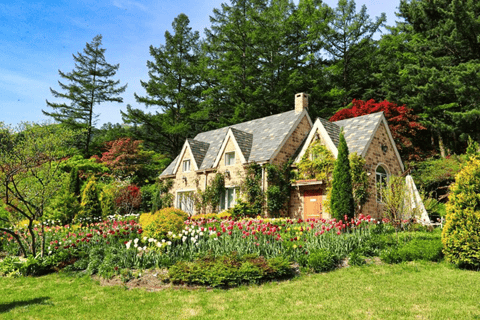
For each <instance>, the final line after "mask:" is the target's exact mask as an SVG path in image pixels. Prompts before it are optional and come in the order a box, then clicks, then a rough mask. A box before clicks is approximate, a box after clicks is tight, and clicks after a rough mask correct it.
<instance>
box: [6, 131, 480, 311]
mask: <svg viewBox="0 0 480 320" xmlns="http://www.w3.org/2000/svg"><path fill="white" fill-rule="evenodd" d="M49 130H53V133H52V132H51V131H49ZM63 130H64V129H62V128H60V127H41V126H40V127H35V126H34V127H28V128H25V130H24V131H23V132H22V134H23V136H22V139H20V140H19V141H20V142H19V141H18V140H15V139H16V137H17V136H16V135H12V136H10V137H9V136H8V135H4V136H3V137H2V139H4V140H3V141H4V142H5V141H6V142H8V143H10V144H11V146H12V149H11V150H13V151H8V152H5V150H1V151H2V153H1V155H2V157H3V158H2V162H1V163H2V167H1V169H2V170H1V171H0V172H1V174H0V178H2V181H3V183H2V188H3V189H2V193H3V194H6V195H8V197H5V198H3V206H2V208H1V209H0V221H1V224H0V230H1V233H0V252H1V261H0V275H1V276H2V278H1V279H0V280H1V282H2V285H3V286H4V287H5V288H8V296H9V297H10V298H9V299H14V301H18V299H19V298H15V294H14V290H13V289H12V288H13V287H12V286H14V284H21V285H22V286H25V288H29V286H30V285H33V283H37V282H36V281H41V279H55V280H54V281H55V282H58V283H64V282H65V281H66V282H68V283H75V284H76V285H79V286H81V287H82V288H83V287H85V286H87V287H88V286H89V285H87V284H86V282H85V281H87V280H85V279H86V278H88V279H90V280H89V281H92V280H91V279H92V278H93V279H96V280H95V281H99V282H100V283H102V284H105V285H107V284H116V285H117V287H118V288H120V289H121V288H127V289H128V288H134V287H143V288H145V289H146V291H158V290H165V289H167V288H171V289H178V288H183V289H185V290H187V291H188V292H189V291H197V290H200V292H201V293H200V295H202V294H203V293H205V292H209V291H205V290H221V292H229V291H230V290H240V291H234V292H241V291H242V290H254V291H255V290H257V291H256V292H257V293H258V292H260V293H258V294H261V292H263V290H267V291H268V290H270V288H272V286H274V285H278V286H281V287H282V288H286V287H288V288H289V289H287V290H288V292H289V293H288V294H290V295H291V294H293V293H292V292H293V291H292V290H294V289H293V288H292V287H290V284H291V283H293V284H295V283H297V282H298V283H302V286H307V287H308V286H310V284H309V279H315V280H314V281H313V282H314V283H316V285H317V286H318V285H320V283H323V282H322V280H321V279H322V278H318V277H328V279H330V280H326V282H325V283H323V285H326V284H327V283H330V284H331V285H332V286H336V285H339V284H334V283H335V280H333V279H334V278H335V274H341V275H343V276H344V277H346V278H343V281H345V282H351V281H352V279H351V278H349V277H350V276H352V275H353V276H354V277H358V278H359V279H360V278H361V279H363V280H361V281H362V285H364V286H365V287H367V288H370V287H371V285H372V283H371V282H369V281H368V274H369V273H374V274H377V273H378V274H388V275H389V277H392V279H393V278H395V277H396V276H395V274H398V273H400V274H404V275H405V276H406V278H409V279H410V278H411V280H409V281H413V282H415V283H419V282H421V283H423V281H424V277H423V276H422V274H424V275H425V274H428V275H429V276H430V277H438V276H441V275H436V274H435V273H437V272H442V273H445V274H448V275H449V277H450V278H449V279H450V280H449V281H450V283H451V284H450V287H449V289H448V290H453V289H451V288H452V287H453V286H455V285H456V284H458V283H462V285H464V286H465V287H469V285H471V283H464V282H465V279H462V280H458V279H457V277H458V275H464V274H468V277H472V279H473V278H475V277H478V275H477V274H478V273H475V272H473V271H469V270H478V269H479V267H480V259H479V256H478V252H479V250H478V245H479V243H480V241H479V239H478V236H477V235H478V226H479V225H480V223H479V221H478V220H479V218H478V206H479V205H480V202H479V201H480V200H479V199H478V194H479V193H480V190H479V188H480V184H479V183H478V181H479V180H478V177H479V176H480V160H479V157H478V154H477V153H476V151H475V152H472V153H471V154H469V155H466V156H465V157H467V158H468V160H465V162H464V163H463V164H462V166H461V168H459V169H458V173H457V174H456V175H455V183H454V184H453V185H452V186H451V187H450V189H449V190H450V193H449V201H448V203H447V205H446V223H445V225H443V226H437V227H434V226H428V225H427V226H425V225H422V224H419V223H416V221H415V220H414V219H405V218H404V216H403V213H402V212H403V211H402V210H405V203H406V202H405V201H403V200H402V199H400V201H397V200H398V199H397V200H395V201H392V203H394V204H395V203H396V206H392V207H391V208H389V209H387V211H386V214H385V218H383V219H373V218H372V217H370V216H368V215H367V216H365V215H363V214H362V213H360V212H358V213H355V214H354V211H355V210H354V209H352V207H349V206H343V205H342V202H341V201H340V200H341V199H340V200H338V199H337V200H336V201H337V203H338V204H337V205H334V206H331V210H336V208H347V209H346V210H347V212H348V213H349V214H348V215H347V214H345V215H339V214H338V213H337V214H334V216H335V218H332V219H322V218H317V219H307V220H305V221H304V220H302V219H291V218H286V217H279V216H278V215H277V217H274V218H273V217H272V218H267V217H265V216H262V215H261V214H259V213H261V212H259V211H258V210H257V211H256V208H257V207H262V206H263V207H267V208H274V209H276V210H278V211H281V209H282V202H281V201H276V202H275V205H273V204H269V203H268V201H266V200H265V199H266V195H265V194H262V193H261V192H259V190H260V189H259V188H258V181H257V180H258V179H257V178H258V177H257V176H258V174H257V171H258V170H255V167H252V168H251V170H250V171H251V175H249V176H247V177H246V182H247V183H246V185H247V187H248V186H249V189H246V190H242V191H244V193H245V194H246V197H245V198H244V199H243V200H241V201H240V200H239V201H238V204H237V205H236V206H234V207H232V208H230V209H229V210H225V211H222V212H217V213H205V214H197V215H194V216H190V215H189V214H187V213H186V212H184V211H182V210H180V209H177V208H173V207H172V199H171V197H170V196H169V194H168V189H169V184H168V183H165V182H161V183H159V182H156V183H148V181H149V179H151V180H154V178H152V177H154V176H155V175H156V174H157V173H158V172H155V171H154V170H151V168H152V167H155V164H158V161H160V160H158V159H156V158H155V156H154V155H152V154H145V153H144V152H142V149H141V145H140V144H139V143H138V142H135V141H129V140H125V139H124V140H119V141H117V142H116V143H111V144H110V145H109V151H106V152H105V153H104V154H103V155H102V157H97V158H96V157H93V158H91V159H84V158H83V157H81V156H79V155H76V154H74V153H73V154H70V155H69V156H68V157H65V154H66V153H67V154H68V152H70V151H68V148H67V147H66V144H68V143H67V142H68V139H75V133H74V132H69V131H63ZM59 132H60V133H61V135H62V137H63V138H64V139H63V140H55V139H53V138H52V137H54V136H58V133H59ZM29 134H32V136H31V137H30V136H29ZM33 137H35V139H33ZM29 138H31V140H29ZM40 138H43V140H42V139H40ZM8 139H11V140H8ZM47 141H48V143H46V142H47ZM66 141H67V142H66ZM41 148H43V150H41V151H42V152H41V155H42V156H41V157H35V155H37V154H38V152H39V151H38V150H39V149H41ZM62 148H67V149H62ZM317 149H318V150H319V152H324V150H323V149H322V148H320V147H318V148H317ZM59 150H60V151H59ZM475 150H478V148H475ZM312 152H313V151H312ZM126 155H129V156H126ZM138 155H140V156H138ZM142 157H143V158H142ZM327 158H328V157H327ZM134 159H136V160H135V161H134ZM138 159H143V160H142V161H143V163H141V164H139V162H138V161H137V160H138ZM316 159H317V160H318V161H323V160H322V159H323V158H321V157H317V158H316ZM345 159H346V160H345V162H347V163H348V162H349V161H350V162H352V159H353V160H354V161H355V162H359V160H358V159H357V158H355V157H350V160H348V159H349V158H348V155H347V157H345ZM27 160H28V161H27ZM326 163H327V166H326V169H328V172H331V171H332V170H333V175H335V171H336V164H335V165H333V164H332V163H331V161H326ZM314 165H317V164H316V163H305V167H306V168H307V169H308V170H310V169H311V168H312V167H313V166H314ZM360 166H361V162H360ZM319 167H321V168H324V169H325V166H321V165H320V166H319ZM352 168H353V170H357V169H358V168H357V167H355V166H353V167H352ZM435 168H436V167H435ZM268 170H269V175H270V176H271V177H277V179H278V180H279V181H280V180H281V179H284V180H285V179H286V178H285V177H286V176H287V174H285V175H284V173H285V171H282V169H281V168H274V167H271V168H270V167H269V168H268ZM435 170H439V169H438V168H437V169H435ZM295 174H299V173H294V174H292V175H293V176H295ZM300 174H302V172H300ZM352 175H353V174H352ZM217 177H218V179H217V178H216V179H215V181H216V182H215V183H217V184H218V185H216V186H211V188H210V189H211V190H210V189H207V190H208V192H205V193H203V194H200V197H199V202H198V205H199V207H200V208H202V210H204V211H205V212H211V211H212V208H215V207H217V206H218V199H217V198H216V197H215V195H216V194H217V192H211V191H212V190H213V191H218V190H217V189H220V188H221V187H222V184H221V182H222V177H221V176H219V175H217ZM279 177H280V178H281V179H280V178H279ZM284 180H282V181H283V182H281V183H279V185H285V183H286V182H285V181H284ZM357 180H359V179H357ZM390 181H391V182H389V183H390V184H388V185H387V186H386V188H384V190H385V191H384V192H392V191H394V192H393V193H392V194H393V195H396V198H398V195H400V198H402V196H401V195H402V193H398V192H397V191H399V190H400V189H401V188H400V189H398V188H397V186H396V185H397V184H398V182H399V181H400V180H398V179H396V178H392V179H390ZM357 182H358V181H357ZM352 188H353V190H354V191H357V192H354V195H353V196H352V197H353V202H352V203H354V204H355V203H356V201H361V199H362V197H360V196H358V195H359V194H360V192H358V191H359V190H362V189H361V188H362V185H361V184H360V185H357V186H352ZM334 189H335V188H334V187H333V186H332V190H334ZM279 190H280V191H279V192H278V194H279V195H281V194H282V190H281V189H279ZM332 192H334V191H332ZM384 196H385V197H384V198H385V199H387V197H386V196H387V194H385V195H384ZM281 198H282V197H281V196H278V197H273V196H272V197H271V199H277V200H278V199H281ZM392 198H395V197H392ZM396 198H395V199H396ZM267 199H268V197H267ZM338 201H340V202H338ZM355 207H358V206H355ZM355 207H354V208H355ZM272 210H273V209H272ZM255 213H257V214H255ZM345 270H352V271H345ZM355 270H356V271H355ZM415 272H419V274H418V275H417V276H413V274H414V273H415ZM465 272H466V273H465ZM472 272H473V273H472ZM349 274H350V276H349ZM327 275H328V276H327ZM330 277H333V279H331V278H330ZM340 277H342V276H340ZM22 279H25V280H22ZM27 279H31V280H27ZM33 279H38V280H33ZM79 279H83V280H79ZM452 279H456V280H452ZM475 279H476V278H475ZM376 281H378V283H381V281H380V280H379V279H377V280H376ZM459 281H460V282H459ZM462 281H463V282H462ZM22 283H23V284H22ZM37 284H38V283H37ZM44 285H45V286H47V284H44ZM339 286H340V285H339ZM409 286H410V284H409ZM340 287H342V290H343V294H346V293H347V292H348V291H349V289H347V288H345V287H343V286H340ZM245 288H251V289H245ZM263 288H265V289H263ZM434 288H436V287H435V286H434V285H433V283H431V284H429V285H427V286H426V287H424V288H422V289H421V290H422V292H425V290H438V288H437V289H434ZM225 289H228V290H225ZM28 290H30V289H28ZM28 290H27V291H28ZM46 290H50V291H48V292H51V290H54V289H53V288H51V289H46ZM65 290H67V291H66V295H67V296H70V295H72V294H73V293H72V292H69V291H68V289H66V288H65ZM80 290H83V289H80ZM86 290H89V292H91V291H92V290H95V289H93V288H92V287H90V289H86ZM102 290H103V289H102ZM109 290H110V289H109ZM112 290H118V289H112ZM324 290H327V291H328V288H324ZM375 290H379V289H378V288H377V289H375ZM385 290H387V289H381V290H380V294H381V295H387V296H388V293H387V292H385ZM390 290H397V288H395V289H393V288H392V287H390ZM398 290H400V291H402V292H405V294H407V293H406V291H405V290H406V288H401V285H400V286H399V288H398ZM472 290H473V291H475V290H477V289H475V288H473V289H472ZM167 291H168V290H167ZM273 291H274V290H273ZM102 292H106V291H102ZM114 292H117V291H114ZM215 292H218V291H215ZM306 292H311V290H310V289H309V290H307V291H306ZM452 292H455V293H454V296H458V295H459V294H460V293H458V292H457V291H452ZM117 293H118V292H117ZM117 293H115V294H117ZM192 294H193V293H192ZM311 294H312V295H314V296H315V295H318V293H317V294H314V293H312V292H311ZM330 294H333V292H331V291H330ZM357 294H359V293H358V292H357ZM425 294H426V293H425ZM120 295H121V294H120ZM140 295H143V293H141V294H140ZM227 295H228V294H227ZM31 296H32V301H31V304H33V305H35V308H37V307H38V308H41V307H42V306H43V304H44V303H47V302H45V301H46V300H48V299H46V298H45V299H44V297H39V296H38V295H35V294H33V295H31ZM192 297H195V296H192ZM22 299H23V298H22ZM56 299H60V298H56ZM102 299H105V297H103V298H102ZM119 299H121V298H119ZM192 299H195V298H192ZM217 299H219V298H218V296H217ZM305 299H306V297H305ZM322 299H323V298H322ZM372 299H373V300H372V301H374V298H372ZM382 299H384V298H382ZM419 299H420V300H422V298H419ZM431 299H433V298H432V297H430V298H428V299H427V300H422V301H423V302H422V305H423V306H424V305H426V304H429V303H430V302H431ZM107 300H108V299H107ZM467 300H468V299H467ZM22 301H24V300H22ZM57 301H60V300H57ZM468 301H470V300H468ZM297 302H298V301H297ZM18 303H20V302H18ZM18 303H17V302H12V305H9V304H0V309H1V310H2V311H8V310H10V309H14V314H17V313H18V312H19V311H18V310H19V309H18V308H17V307H18V305H19V304H18ZM22 303H23V302H22ZM22 303H20V305H21V304H22ZM62 303H63V302H62ZM375 303H380V302H378V301H376V302H375ZM390 303H391V301H390ZM412 303H413V302H412ZM25 304H26V305H29V304H30V303H29V302H28V301H26V302H25ZM250 304H254V305H256V304H255V303H254V302H250ZM80 305H81V304H80ZM96 305H98V303H96ZM227 305H228V303H227ZM333 305H335V304H333ZM473 306H474V303H473V302H468V308H467V309H466V311H465V312H464V313H462V315H463V316H465V315H468V316H472V315H475V314H476V313H475V312H477V311H478V310H477V309H478V308H477V309H475V307H473ZM250 307H252V306H251V305H250ZM98 308H100V307H98ZM310 308H311V307H310ZM352 308H354V309H358V308H360V306H358V305H356V304H355V303H353V302H352ZM372 308H374V311H372V312H373V314H376V315H377V316H378V317H385V316H380V315H378V314H377V313H375V312H377V311H378V310H384V309H382V308H381V307H378V305H377V306H375V307H372ZM173 309H175V308H173ZM173 309H172V310H173ZM195 310H196V311H192V313H193V317H195V316H196V315H199V314H202V313H203V312H204V310H203V309H201V308H200V309H199V307H198V306H197V307H196V309H195ZM199 310H201V311H199ZM215 310H216V312H217V311H218V309H215ZM439 310H443V309H442V307H439ZM423 311H424V310H423ZM75 312H77V314H84V311H82V310H77V311H75ZM166 312H167V311H166ZM168 312H173V313H174V311H168ZM186 312H187V314H188V312H189V311H188V310H187V311H186ZM285 312H287V313H288V310H287V311H285ZM348 312H350V313H352V314H354V311H353V310H349V311H348ZM384 312H385V313H384V314H383V315H388V312H387V311H386V310H384ZM397 312H398V313H397V315H403V314H412V313H411V312H410V313H408V312H407V313H405V312H406V311H405V310H404V309H399V310H397ZM432 312H433V311H432ZM442 312H443V311H442ZM445 312H446V313H445V314H447V315H448V316H447V317H451V316H452V315H453V314H455V313H454V312H453V311H452V310H451V309H449V310H447V311H445ZM215 314H217V313H215ZM219 314H223V315H225V314H224V313H222V312H220V313H219ZM413 314H415V315H417V314H422V310H420V311H418V312H417V311H415V312H413ZM431 314H434V313H431ZM442 314H443V313H442ZM170 315H172V313H170ZM59 316H60V317H67V315H65V314H63V315H59ZM176 316H184V317H186V316H185V315H183V314H182V315H178V314H176ZM210 316H211V317H213V318H215V316H214V315H210ZM131 317H134V316H131ZM239 317H241V316H239ZM291 317H293V313H291ZM365 317H368V314H365ZM107 318H108V317H107ZM387 318H388V316H387Z"/></svg>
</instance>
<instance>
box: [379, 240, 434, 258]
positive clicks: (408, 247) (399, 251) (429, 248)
mask: <svg viewBox="0 0 480 320" xmlns="http://www.w3.org/2000/svg"><path fill="white" fill-rule="evenodd" d="M380 258H381V259H382V261H383V262H386V263H400V262H404V261H414V260H425V261H440V260H441V259H442V258H443V253H442V243H441V242H440V241H438V240H437V239H433V240H427V239H413V240H412V241H410V242H407V243H406V244H404V245H401V246H393V247H391V248H388V249H386V250H384V251H382V253H381V254H380Z"/></svg>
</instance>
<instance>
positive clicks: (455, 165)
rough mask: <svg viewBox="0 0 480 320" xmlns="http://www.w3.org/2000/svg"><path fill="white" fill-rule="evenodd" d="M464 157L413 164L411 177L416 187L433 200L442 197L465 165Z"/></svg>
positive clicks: (465, 158)
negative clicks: (429, 195) (431, 196)
mask: <svg viewBox="0 0 480 320" xmlns="http://www.w3.org/2000/svg"><path fill="white" fill-rule="evenodd" d="M467 160H468V158H467V157H466V156H463V155H461V156H456V155H454V156H451V157H448V158H441V159H433V158H432V159H429V160H426V161H422V162H419V163H415V164H414V166H413V168H414V170H412V173H411V175H412V177H413V180H414V181H415V183H416V184H417V186H418V187H419V188H420V189H422V190H424V191H425V192H426V193H429V194H430V193H431V194H432V195H433V196H434V197H435V198H438V197H440V196H443V195H444V194H445V192H446V189H447V187H448V186H449V185H450V184H451V183H453V181H454V180H455V175H456V174H457V173H458V172H460V170H461V169H462V168H463V166H464V165H465V164H466V162H467Z"/></svg>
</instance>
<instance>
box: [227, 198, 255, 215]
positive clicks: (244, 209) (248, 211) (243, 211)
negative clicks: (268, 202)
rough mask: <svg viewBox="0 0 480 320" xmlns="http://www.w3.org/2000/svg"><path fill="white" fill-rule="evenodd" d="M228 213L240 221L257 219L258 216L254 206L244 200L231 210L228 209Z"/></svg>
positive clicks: (239, 201)
mask: <svg viewBox="0 0 480 320" xmlns="http://www.w3.org/2000/svg"><path fill="white" fill-rule="evenodd" d="M228 213H229V214H230V215H231V216H232V217H234V218H238V219H242V218H255V217H256V216H258V212H257V211H255V210H253V209H252V206H251V205H250V204H249V203H247V202H245V201H243V200H241V199H240V200H238V201H237V203H236V204H235V205H234V206H233V207H232V208H230V209H228Z"/></svg>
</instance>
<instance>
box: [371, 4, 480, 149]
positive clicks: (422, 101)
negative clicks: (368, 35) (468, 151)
mask: <svg viewBox="0 0 480 320" xmlns="http://www.w3.org/2000/svg"><path fill="white" fill-rule="evenodd" d="M399 11H400V13H399V16H400V17H401V18H403V19H404V21H401V22H397V25H396V27H395V28H392V29H391V33H390V34H389V35H386V36H384V37H383V38H382V40H381V43H380V45H381V48H382V52H384V53H385V58H384V59H383V61H382V64H381V72H380V74H378V75H377V76H378V78H379V80H380V81H379V84H380V86H379V87H380V90H381V91H382V93H383V95H384V97H383V98H387V99H389V100H390V101H395V102H396V103H399V104H407V105H408V106H409V107H412V108H413V109H414V110H415V113H417V114H419V115H420V116H421V117H422V122H423V124H424V125H426V126H427V127H428V128H429V129H430V130H431V132H432V134H433V136H432V140H433V138H434V139H435V142H436V144H437V145H438V148H439V150H440V152H441V154H442V155H443V156H445V155H446V153H447V150H446V149H451V150H452V151H454V152H463V151H464V148H465V146H466V141H467V137H468V135H470V136H472V137H474V139H475V140H477V141H479V140H480V134H479V131H478V128H477V122H478V118H479V117H480V106H479V103H478V101H480V90H479V89H480V87H479V85H478V84H479V83H480V37H478V35H479V34H480V21H479V20H478V17H479V16H480V3H479V2H478V1H474V0H466V1H458V0H436V1H427V0H411V1H403V0H402V1H401V2H400V6H399ZM444 145H445V146H444Z"/></svg>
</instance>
